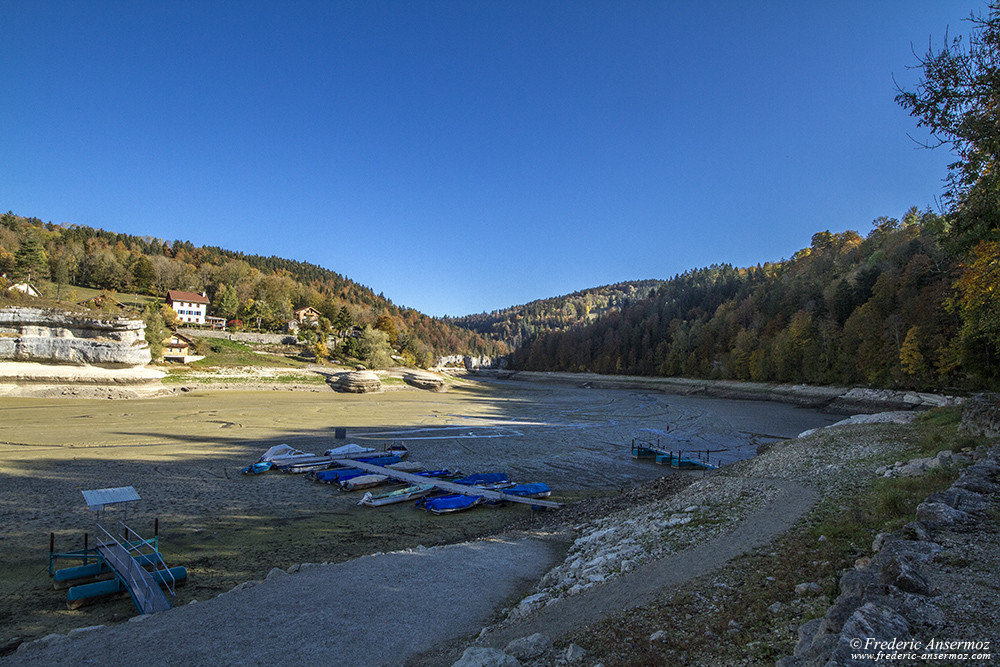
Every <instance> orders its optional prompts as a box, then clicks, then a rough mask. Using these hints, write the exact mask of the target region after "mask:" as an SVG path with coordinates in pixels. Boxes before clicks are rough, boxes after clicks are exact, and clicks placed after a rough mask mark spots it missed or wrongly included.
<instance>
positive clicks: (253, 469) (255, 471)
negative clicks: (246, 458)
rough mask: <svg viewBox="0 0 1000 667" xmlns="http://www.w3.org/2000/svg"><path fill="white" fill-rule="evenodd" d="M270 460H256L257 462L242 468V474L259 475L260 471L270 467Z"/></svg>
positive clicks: (265, 470)
mask: <svg viewBox="0 0 1000 667" xmlns="http://www.w3.org/2000/svg"><path fill="white" fill-rule="evenodd" d="M271 466H272V464H271V462H270V461H258V462H257V463H251V464H250V465H248V466H247V467H246V468H244V469H243V474H244V475H259V474H261V473H262V472H267V471H268V470H270V469H271Z"/></svg>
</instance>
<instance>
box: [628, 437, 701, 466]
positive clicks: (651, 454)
mask: <svg viewBox="0 0 1000 667" xmlns="http://www.w3.org/2000/svg"><path fill="white" fill-rule="evenodd" d="M685 453H686V454H687V456H684V454H685ZM709 453H710V452H709V451H708V450H703V451H689V452H684V451H676V452H675V451H672V450H669V449H665V448H663V447H660V444H659V442H657V443H656V445H653V444H650V443H636V441H635V440H633V441H632V458H634V459H637V460H642V459H652V460H654V461H655V462H656V463H658V464H660V465H668V466H670V467H671V468H673V469H674V470H716V469H717V468H718V467H719V466H717V465H715V464H713V463H710V462H709V460H708V455H709Z"/></svg>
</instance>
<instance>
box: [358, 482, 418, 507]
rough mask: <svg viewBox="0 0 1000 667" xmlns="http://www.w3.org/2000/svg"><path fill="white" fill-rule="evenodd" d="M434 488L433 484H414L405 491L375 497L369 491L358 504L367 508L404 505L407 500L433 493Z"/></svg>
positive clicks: (399, 490) (398, 490)
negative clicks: (396, 504)
mask: <svg viewBox="0 0 1000 667" xmlns="http://www.w3.org/2000/svg"><path fill="white" fill-rule="evenodd" d="M434 488H435V487H434V485H433V484H416V485H414V486H408V487H406V488H405V489H397V490H395V491H389V492H387V493H380V494H377V495H372V493H371V492H370V491H369V492H367V493H365V496H364V498H362V499H361V500H360V501H358V504H359V505H367V506H368V507H381V506H383V505H393V504H395V503H404V502H406V501H408V500H415V499H416V498H422V497H423V496H426V495H427V494H428V493H430V492H431V491H433V490H434Z"/></svg>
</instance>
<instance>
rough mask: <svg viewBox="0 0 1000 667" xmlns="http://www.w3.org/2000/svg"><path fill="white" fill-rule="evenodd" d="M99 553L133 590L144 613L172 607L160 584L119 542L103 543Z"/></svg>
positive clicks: (99, 546)
mask: <svg viewBox="0 0 1000 667" xmlns="http://www.w3.org/2000/svg"><path fill="white" fill-rule="evenodd" d="M97 551H98V553H100V554H101V556H103V557H104V560H105V562H107V564H108V565H110V566H111V568H112V569H113V570H114V571H115V572H117V573H118V575H119V579H120V581H121V582H122V583H124V584H125V586H126V587H127V588H128V589H129V591H131V593H132V595H133V597H134V598H135V601H136V605H137V606H138V607H139V610H140V611H142V613H143V614H152V613H155V612H158V611H166V610H167V609H170V601H169V600H167V596H166V595H164V594H163V591H161V590H160V585H159V584H158V583H156V581H155V580H154V579H153V575H151V574H150V573H149V572H147V571H146V568H144V567H142V566H141V565H139V564H138V563H137V562H135V559H134V558H132V555H131V554H130V553H129V552H128V551H126V550H125V548H124V547H122V546H121V545H119V544H115V543H113V542H112V543H109V544H101V545H98V547H97Z"/></svg>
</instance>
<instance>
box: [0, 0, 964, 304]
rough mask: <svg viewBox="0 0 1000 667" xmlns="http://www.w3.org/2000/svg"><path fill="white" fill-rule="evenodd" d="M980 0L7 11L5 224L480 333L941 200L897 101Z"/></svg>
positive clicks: (1, 0)
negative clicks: (357, 296) (282, 275)
mask: <svg viewBox="0 0 1000 667" xmlns="http://www.w3.org/2000/svg"><path fill="white" fill-rule="evenodd" d="M982 7H983V4H982V3H980V4H974V3H972V2H971V1H970V2H961V1H959V2H944V1H941V0H877V1H875V2H872V1H870V0H858V1H846V2H809V1H807V2H802V1H801V0H799V1H796V2H777V1H774V2H753V1H739V2H736V1H734V2H715V3H706V2H701V1H691V2H679V1H678V2H673V1H668V0H660V1H655V2H627V1H626V2H619V1H614V2H612V1H608V2H601V3H598V2H585V1H572V2H545V1H536V0H530V1H525V2H516V1H515V2H510V1H506V0H504V1H500V0H497V1H496V2H485V1H475V0H469V1H459V0H448V1H444V2H422V1H419V0H415V1H406V2H402V1H399V2H377V1H373V2H361V1H358V2H332V1H331V2H319V1H317V2H288V1H282V2H237V1H232V2H212V1H208V2H203V1H200V0H199V1H197V2H185V1H169V2H168V1H165V2H141V1H138V2H135V1H128V2H87V1H81V2H70V1H69V0H59V1H56V2H47V1H45V0H0V28H2V33H3V38H2V39H0V94H2V100H3V101H2V103H0V209H2V210H3V211H7V210H13V211H14V212H15V213H17V214H20V215H25V216H37V217H39V218H41V219H42V220H45V221H52V222H56V223H63V222H68V223H77V224H84V225H90V226H93V227H101V228H104V229H110V230H114V231H119V232H127V233H131V234H137V235H150V236H156V237H160V238H165V239H168V240H173V239H181V240H189V241H191V242H193V243H195V244H196V245H218V246H222V247H225V248H230V249H233V250H240V251H244V252H247V253H255V254H261V255H272V254H273V255H278V256H282V257H287V258H291V259H297V260H303V261H308V262H313V263H315V264H319V265H322V266H324V267H327V268H329V269H333V270H335V271H337V272H339V273H341V274H343V275H345V276H347V277H349V278H351V279H354V280H356V281H358V282H360V283H362V284H365V285H367V286H369V287H371V288H372V289H374V290H375V291H376V292H383V293H384V294H385V295H386V296H387V297H389V298H391V299H392V300H393V301H394V302H395V303H397V304H400V305H405V306H410V307H413V308H417V309H418V310H421V311H423V312H425V313H428V314H431V315H443V314H449V315H463V314H468V313H473V312H480V311H485V310H492V309H495V308H501V307H504V306H509V305H516V304H520V303H525V302H527V301H530V300H533V299H537V298H544V297H547V296H555V295H558V294H565V293H568V292H572V291H575V290H578V289H584V288H587V287H593V286H596V285H603V284H608V283H613V282H618V281H624V280H633V279H642V278H669V277H671V276H673V275H674V274H676V273H679V272H682V271H685V270H687V269H689V268H697V267H702V266H707V265H709V264H714V263H724V262H728V263H732V264H735V265H738V266H746V265H751V264H757V263H762V262H765V261H774V260H779V259H782V258H787V257H790V256H791V255H792V254H793V253H794V252H795V251H796V250H798V249H800V248H802V247H805V246H807V245H809V241H810V238H811V236H812V235H813V233H815V232H817V231H822V230H827V229H828V230H830V231H834V232H839V231H843V230H845V229H856V230H858V231H860V232H861V233H862V234H866V233H867V232H868V231H869V229H870V228H871V221H872V220H873V219H874V218H875V217H877V216H881V215H887V216H893V217H900V216H901V215H902V214H903V213H904V212H905V211H906V209H907V208H909V207H910V206H914V205H915V206H919V207H921V208H924V207H926V206H929V205H933V203H934V197H935V196H936V195H937V194H938V193H939V192H940V190H941V179H942V178H943V177H944V176H945V165H946V164H947V163H948V162H949V158H950V156H949V155H948V154H947V153H946V152H943V151H926V150H919V149H917V148H916V147H915V144H914V143H913V142H912V141H911V140H910V139H909V138H908V136H907V133H910V134H913V135H914V136H920V134H919V132H918V130H916V128H915V124H914V122H913V120H912V119H911V118H910V117H909V116H908V115H907V114H906V113H905V111H903V110H902V109H900V108H899V107H898V106H897V105H896V104H895V102H894V100H893V97H894V94H895V91H894V87H893V79H892V77H893V76H894V75H895V76H896V78H897V80H899V81H900V82H902V83H904V84H912V83H913V82H915V81H916V80H917V73H916V72H913V71H910V70H908V69H907V66H908V65H912V64H913V63H914V61H915V58H914V56H913V54H912V53H911V45H913V46H914V48H915V49H916V50H917V51H918V52H921V53H922V52H923V51H925V50H926V47H927V45H928V39H929V38H931V37H932V36H933V39H934V43H935V45H939V44H940V43H941V40H942V37H943V35H944V31H945V28H946V27H948V26H950V28H951V33H952V34H953V35H954V34H958V33H967V32H968V23H967V22H965V21H963V19H964V18H966V17H968V15H969V13H970V11H973V10H975V11H977V12H978V11H979V10H980V9H981V8H982Z"/></svg>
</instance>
